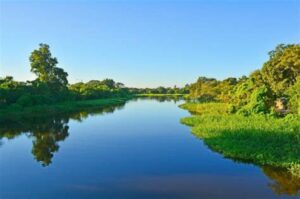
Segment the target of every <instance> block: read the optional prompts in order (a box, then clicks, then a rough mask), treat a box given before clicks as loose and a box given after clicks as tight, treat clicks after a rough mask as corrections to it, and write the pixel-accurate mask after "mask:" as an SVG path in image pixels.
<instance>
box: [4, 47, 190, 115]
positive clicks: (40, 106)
mask: <svg viewBox="0 0 300 199" xmlns="http://www.w3.org/2000/svg"><path fill="white" fill-rule="evenodd" d="M29 61H30V70H31V72H33V73H34V74H35V75H36V79H35V80H33V81H26V82H18V81H15V80H14V79H13V77H11V76H7V77H4V78H0V119H1V118H5V117H11V116H15V117H19V116H20V115H24V114H32V113H34V114H36V113H38V112H41V113H44V112H45V111H47V113H55V112H62V111H70V110H74V109H75V110H76V109H80V108H83V107H91V106H103V105H112V104H115V103H116V101H118V100H117V99H119V100H120V101H122V102H123V101H124V99H128V98H131V97H133V96H135V95H137V94H138V95H143V94H145V95H182V94H186V93H188V90H187V87H185V88H177V87H176V86H174V88H164V87H158V88H153V89H150V88H146V89H139V88H127V87H125V85H124V84H123V83H120V82H115V81H114V80H112V79H104V80H90V81H88V82H86V83H84V82H78V83H75V84H69V82H68V79H67V77H68V73H67V72H65V71H64V70H63V69H62V68H59V67H57V64H58V61H57V59H56V58H55V57H53V56H52V54H51V52H50V47H49V45H47V44H40V46H39V48H38V49H37V50H34V51H33V52H32V53H31V55H30V57H29ZM84 100H86V101H84ZM83 101H84V102H83Z"/></svg>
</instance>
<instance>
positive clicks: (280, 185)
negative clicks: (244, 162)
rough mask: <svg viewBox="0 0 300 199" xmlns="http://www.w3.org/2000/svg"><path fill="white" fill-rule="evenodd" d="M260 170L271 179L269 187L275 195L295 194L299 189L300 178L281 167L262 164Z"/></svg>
mask: <svg viewBox="0 0 300 199" xmlns="http://www.w3.org/2000/svg"><path fill="white" fill-rule="evenodd" d="M262 171H263V172H264V174H265V175H266V176H267V177H268V178H269V179H270V180H271V182H270V183H269V187H271V189H272V190H273V191H274V193H276V194H277V195H291V196H297V195H298V193H299V191H300V179H299V178H297V177H295V176H292V175H291V174H290V173H289V172H287V171H286V170H283V169H278V168H273V167H269V166H263V167H262Z"/></svg>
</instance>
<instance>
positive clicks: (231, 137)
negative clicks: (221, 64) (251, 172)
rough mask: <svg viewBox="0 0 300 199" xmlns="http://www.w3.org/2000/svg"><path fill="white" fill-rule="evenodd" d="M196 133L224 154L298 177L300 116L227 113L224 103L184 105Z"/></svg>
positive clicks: (299, 175)
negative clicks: (286, 170)
mask: <svg viewBox="0 0 300 199" xmlns="http://www.w3.org/2000/svg"><path fill="white" fill-rule="evenodd" d="M181 107H182V108H185V109H187V110H189V111H191V112H193V113H196V115H194V116H192V117H187V118H183V119H182V120H181V121H182V123H184V124H186V125H189V126H192V132H193V134H194V135H195V136H197V137H199V138H201V139H203V140H204V142H205V143H206V144H207V145H208V146H209V147H210V148H211V149H213V150H215V151H217V152H220V153H222V154H223V155H224V156H225V157H229V158H235V159H239V160H244V161H251V162H253V163H256V164H259V165H271V166H276V167H282V168H286V169H288V170H289V171H290V172H291V173H292V174H293V175H295V176H298V177H300V117H299V116H295V115H289V116H286V117H285V118H274V117H271V116H266V115H251V116H247V117H245V116H242V115H237V114H228V113H227V112H228V108H229V106H228V105H226V104H218V103H207V104H205V103H204V104H195V103H193V104H189V103H188V104H184V105H182V106H181Z"/></svg>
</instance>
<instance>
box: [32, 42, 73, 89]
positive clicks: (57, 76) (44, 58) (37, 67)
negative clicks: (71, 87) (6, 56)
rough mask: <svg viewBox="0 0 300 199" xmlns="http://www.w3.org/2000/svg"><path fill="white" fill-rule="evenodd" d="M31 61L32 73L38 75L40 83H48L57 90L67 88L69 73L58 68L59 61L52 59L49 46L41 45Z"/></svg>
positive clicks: (34, 52) (33, 53)
mask: <svg viewBox="0 0 300 199" xmlns="http://www.w3.org/2000/svg"><path fill="white" fill-rule="evenodd" d="M29 60H30V66H31V72H33V73H34V74H36V75H37V80H38V81H39V82H42V83H46V84H48V85H49V86H50V87H52V88H53V87H54V88H55V89H57V88H65V87H66V86H67V84H68V79H67V77H68V73H67V72H65V71H64V70H63V69H62V68H58V67H56V65H57V64H58V61H57V59H56V58H55V57H52V55H51V52H50V47H49V45H47V44H40V45H39V49H37V50H34V51H33V52H32V53H31V55H30V57H29Z"/></svg>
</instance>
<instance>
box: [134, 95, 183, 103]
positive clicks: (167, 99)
mask: <svg viewBox="0 0 300 199" xmlns="http://www.w3.org/2000/svg"><path fill="white" fill-rule="evenodd" d="M141 99H149V100H154V101H157V102H174V103H175V104H176V103H177V102H178V101H180V100H183V99H184V97H183V96H176V95H174V96H171V95H170V96H139V97H135V98H133V99H132V100H135V101H137V100H141Z"/></svg>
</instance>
